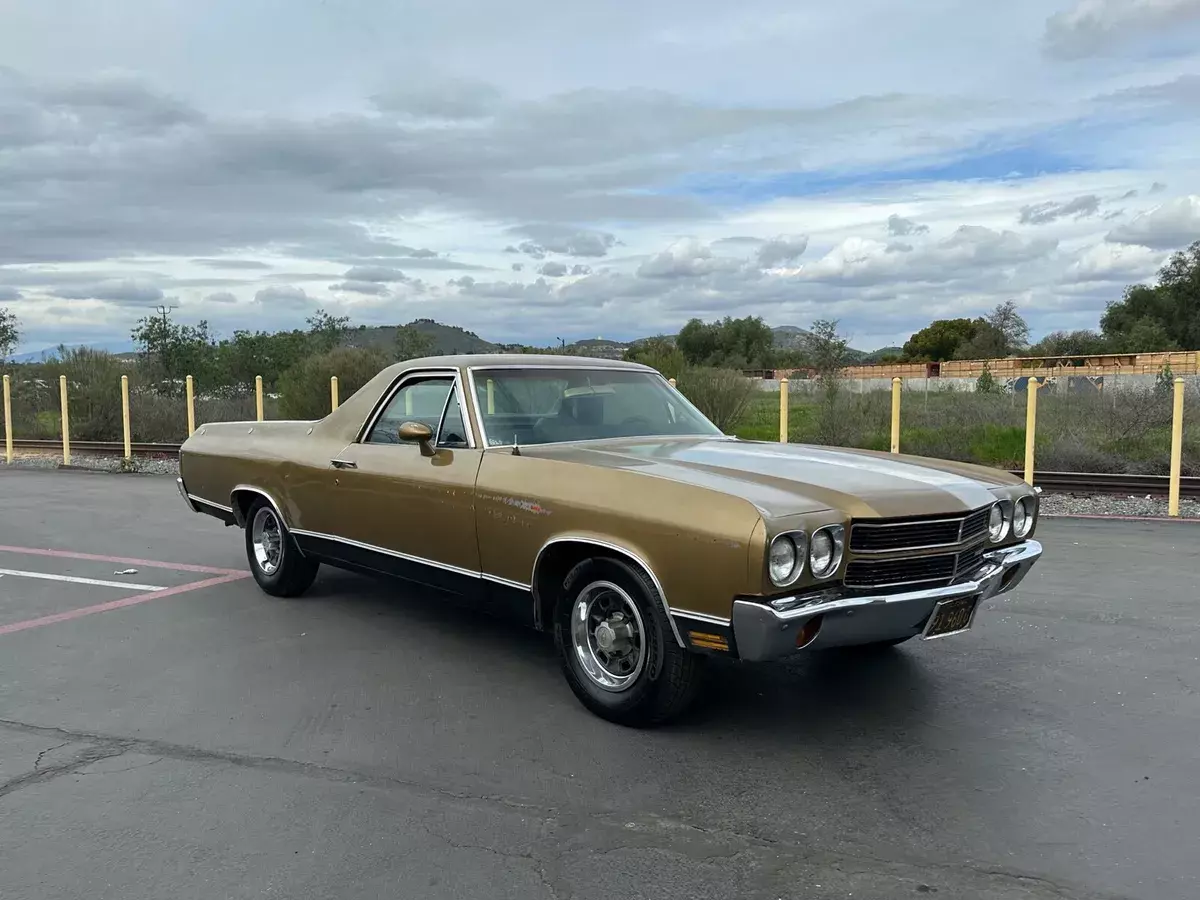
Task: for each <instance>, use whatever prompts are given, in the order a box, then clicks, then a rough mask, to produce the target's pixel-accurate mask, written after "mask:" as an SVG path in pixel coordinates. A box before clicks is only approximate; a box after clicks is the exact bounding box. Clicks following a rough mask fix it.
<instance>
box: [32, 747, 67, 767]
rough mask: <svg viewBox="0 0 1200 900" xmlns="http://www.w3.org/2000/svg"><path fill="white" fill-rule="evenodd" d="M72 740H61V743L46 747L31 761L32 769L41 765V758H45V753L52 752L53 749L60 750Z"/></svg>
mask: <svg viewBox="0 0 1200 900" xmlns="http://www.w3.org/2000/svg"><path fill="white" fill-rule="evenodd" d="M73 743H74V741H63V742H62V743H61V744H55V745H54V746H53V747H47V748H46V749H45V750H43V751H42V752H41V753H39V754H38V755H37V759H35V760H34V761H33V771H35V772H36V771H38V770H39V769H40V768H41V767H42V760H43V759H45V758H46V754H47V753H53V752H54V751H55V750H61V749H62V748H63V747H69V746H71V744H73Z"/></svg>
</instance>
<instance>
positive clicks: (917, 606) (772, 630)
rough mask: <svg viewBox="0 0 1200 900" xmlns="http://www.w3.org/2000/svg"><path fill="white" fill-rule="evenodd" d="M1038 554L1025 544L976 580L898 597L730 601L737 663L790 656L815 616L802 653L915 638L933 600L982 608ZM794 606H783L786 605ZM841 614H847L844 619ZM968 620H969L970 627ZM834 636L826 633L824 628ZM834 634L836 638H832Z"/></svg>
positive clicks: (989, 558) (828, 593) (996, 553)
mask: <svg viewBox="0 0 1200 900" xmlns="http://www.w3.org/2000/svg"><path fill="white" fill-rule="evenodd" d="M1041 555H1042V545H1041V544H1040V543H1038V542H1037V541H1033V540H1030V541H1025V542H1024V543H1022V544H1017V545H1015V546H1012V547H1006V548H1004V549H1003V550H993V551H991V552H989V553H987V554H985V556H984V559H983V561H982V562H980V564H979V568H978V570H977V573H976V577H975V578H974V579H972V580H971V581H964V582H959V583H958V584H951V585H946V586H944V587H936V588H928V589H925V590H916V591H908V592H906V593H903V594H877V595H872V596H840V595H839V594H838V592H837V591H836V590H825V591H822V592H821V593H819V594H816V595H812V596H807V597H805V596H800V597H794V598H788V597H783V598H780V599H777V600H773V601H771V603H769V604H768V603H764V602H757V601H750V600H735V601H734V604H733V633H734V638H735V639H736V640H737V646H738V653H739V655H740V657H741V658H742V659H745V660H748V661H761V660H768V659H777V658H780V657H784V656H788V655H790V654H792V653H794V652H796V644H795V640H796V634H797V632H799V631H800V630H801V629H802V628H803V627H804V625H805V624H806V623H808V622H809V621H811V620H812V619H814V618H815V617H817V616H822V615H823V616H826V618H825V620H824V622H823V624H822V627H821V631H820V632H819V633H818V635H817V637H816V638H814V639H813V640H812V642H811V643H810V644H808V645H806V647H805V649H808V648H809V647H811V648H812V649H820V648H823V647H831V646H848V645H852V644H855V643H864V642H871V641H878V640H886V639H889V638H900V637H909V636H915V635H917V634H921V633H922V632H923V631H924V629H925V627H926V625H927V621H926V620H927V618H928V616H929V615H930V613H931V612H932V611H933V608H934V607H935V606H936V604H937V603H938V602H939V601H942V600H952V599H955V598H958V597H969V596H972V595H978V597H979V602H980V603H982V602H983V601H984V600H987V599H989V598H991V597H994V596H996V595H998V594H1004V593H1007V592H1008V591H1011V590H1012V589H1013V588H1015V587H1016V586H1017V585H1018V584H1020V582H1021V581H1022V580H1023V579H1024V577H1025V576H1026V575H1027V574H1028V573H1029V570H1030V569H1031V568H1032V567H1033V565H1034V563H1036V562H1037V560H1038V559H1039V558H1040V557H1041ZM789 600H792V601H794V603H793V605H790V606H789V605H788V601H789ZM841 614H847V615H850V614H852V618H846V616H844V615H841ZM973 622H974V618H972V623H973ZM831 625H832V626H833V630H834V634H830V633H829V632H830V631H831V628H830V626H831ZM835 635H836V636H835Z"/></svg>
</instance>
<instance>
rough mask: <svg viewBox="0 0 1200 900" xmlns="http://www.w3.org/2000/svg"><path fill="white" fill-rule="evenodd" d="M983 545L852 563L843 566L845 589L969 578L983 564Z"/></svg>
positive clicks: (946, 583) (932, 583)
mask: <svg viewBox="0 0 1200 900" xmlns="http://www.w3.org/2000/svg"><path fill="white" fill-rule="evenodd" d="M986 549H987V548H986V545H985V543H983V542H979V543H976V544H974V545H972V546H969V547H966V548H964V549H963V550H961V551H959V552H958V553H939V554H936V555H934V556H909V557H905V558H903V559H870V558H868V559H854V560H851V561H850V563H849V564H848V565H847V566H846V579H845V582H844V583H845V585H846V587H848V588H884V587H898V586H900V585H905V586H921V585H923V586H936V587H941V586H944V585H948V584H953V583H954V582H955V581H960V580H962V579H964V578H967V577H968V576H970V574H971V573H972V572H974V571H975V569H976V568H978V567H979V564H980V563H982V562H983V554H984V552H985V551H986Z"/></svg>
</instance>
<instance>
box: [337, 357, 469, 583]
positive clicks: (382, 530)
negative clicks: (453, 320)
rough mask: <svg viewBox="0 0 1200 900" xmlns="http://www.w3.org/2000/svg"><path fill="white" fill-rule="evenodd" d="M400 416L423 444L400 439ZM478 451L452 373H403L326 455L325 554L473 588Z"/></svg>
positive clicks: (419, 578) (425, 580)
mask: <svg viewBox="0 0 1200 900" xmlns="http://www.w3.org/2000/svg"><path fill="white" fill-rule="evenodd" d="M405 423H420V424H424V425H427V426H428V427H429V429H430V431H431V432H432V439H431V440H430V441H428V442H420V443H418V442H415V441H411V440H403V439H402V438H401V436H400V427H401V426H402V425H404V424H405ZM481 457H482V450H481V449H479V448H478V447H477V442H476V441H475V438H474V436H473V434H472V433H471V431H470V428H469V425H468V424H467V417H466V414H465V409H464V404H463V392H462V388H461V384H460V380H459V374H458V372H457V370H435V371H419V372H413V373H409V374H408V375H406V376H405V377H404V378H403V379H401V380H400V381H399V382H398V383H397V384H396V385H395V386H394V387H393V389H392V391H391V393H390V394H389V395H386V396H385V398H384V400H383V402H382V403H381V404H380V406H379V407H378V408H377V409H376V411H375V413H374V416H373V418H371V419H369V420H368V422H367V424H366V426H365V427H364V429H363V431H362V432H361V433H360V434H359V436H358V439H357V440H356V441H355V442H353V443H351V444H349V445H348V446H346V447H345V448H344V449H343V450H342V451H341V452H340V453H338V455H337V456H336V457H335V458H334V459H331V460H330V461H329V465H330V466H331V467H332V469H333V470H334V471H335V473H336V474H335V475H334V486H333V489H332V491H331V493H330V495H329V497H330V499H331V500H332V502H331V503H327V504H322V506H323V511H322V513H321V515H322V518H323V519H325V520H326V521H324V522H323V523H321V525H320V530H321V531H322V532H324V534H325V536H326V537H327V538H330V539H332V540H331V541H329V542H327V543H333V544H336V546H335V547H329V548H328V549H327V551H325V552H331V553H333V552H336V553H338V554H339V557H340V558H341V559H342V560H343V561H345V562H349V563H352V564H354V565H357V566H360V567H365V568H369V569H373V570H376V571H381V572H386V573H388V574H393V575H399V576H400V577H403V578H408V579H411V580H414V581H419V582H422V583H425V584H431V585H433V586H435V587H439V588H442V589H445V590H450V591H453V592H455V593H462V594H477V593H478V592H479V591H480V587H481V582H480V578H479V545H478V542H477V540H476V536H475V479H476V476H477V474H478V472H479V463H480V460H481Z"/></svg>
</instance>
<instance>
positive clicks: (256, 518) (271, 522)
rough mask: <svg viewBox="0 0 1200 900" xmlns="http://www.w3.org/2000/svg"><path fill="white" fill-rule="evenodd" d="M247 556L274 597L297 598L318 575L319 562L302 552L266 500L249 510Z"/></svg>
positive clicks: (258, 501)
mask: <svg viewBox="0 0 1200 900" xmlns="http://www.w3.org/2000/svg"><path fill="white" fill-rule="evenodd" d="M245 539H246V559H247V561H248V562H249V563H250V572H251V574H252V575H253V576H254V580H255V581H257V582H258V586H259V587H260V588H262V589H263V591H265V592H266V593H268V594H270V595H272V596H274V597H298V596H300V595H301V594H303V593H304V592H305V591H307V590H308V589H309V587H310V586H311V585H312V583H313V580H314V579H315V578H316V577H317V570H318V569H319V568H320V563H318V562H316V561H315V560H312V559H309V558H308V557H306V556H304V555H303V554H301V553H300V550H299V548H298V547H297V546H296V542H295V540H294V539H293V538H292V536H291V534H289V533H288V530H287V526H286V525H284V523H283V521H282V520H281V519H280V516H279V514H278V513H277V512H276V511H275V507H274V506H272V505H271V504H270V503H268V502H267V501H266V499H262V498H260V499H256V500H255V501H254V502H253V503H251V504H250V509H248V510H247V511H246V528H245Z"/></svg>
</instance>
